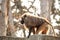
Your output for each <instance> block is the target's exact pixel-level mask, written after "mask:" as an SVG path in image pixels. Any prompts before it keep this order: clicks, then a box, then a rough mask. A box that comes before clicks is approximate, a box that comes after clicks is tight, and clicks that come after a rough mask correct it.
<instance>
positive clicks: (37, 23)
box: [20, 13, 55, 38]
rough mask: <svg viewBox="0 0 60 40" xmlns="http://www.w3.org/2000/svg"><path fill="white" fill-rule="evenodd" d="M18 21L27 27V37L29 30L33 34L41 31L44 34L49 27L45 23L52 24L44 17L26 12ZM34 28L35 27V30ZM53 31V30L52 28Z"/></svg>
mask: <svg viewBox="0 0 60 40" xmlns="http://www.w3.org/2000/svg"><path fill="white" fill-rule="evenodd" d="M20 22H21V24H25V25H26V27H27V28H28V29H29V35H28V38H29V36H30V34H31V32H33V34H38V33H39V32H40V31H41V32H42V33H43V34H46V33H47V31H48V28H49V26H47V25H50V26H51V27H52V25H51V24H50V22H49V21H48V20H47V19H46V18H44V17H39V16H34V15H32V14H26V13H25V14H23V15H22V16H21V20H20ZM35 28H36V31H35ZM52 29H53V27H52ZM44 30H45V31H44ZM53 32H54V29H53ZM54 35H55V34H54Z"/></svg>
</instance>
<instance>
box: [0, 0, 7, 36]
mask: <svg viewBox="0 0 60 40" xmlns="http://www.w3.org/2000/svg"><path fill="white" fill-rule="evenodd" d="M0 1H1V3H2V5H1V12H0V36H6V28H7V27H6V25H5V13H4V12H5V0H0Z"/></svg>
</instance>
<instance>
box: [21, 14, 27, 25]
mask: <svg viewBox="0 0 60 40" xmlns="http://www.w3.org/2000/svg"><path fill="white" fill-rule="evenodd" d="M25 18H26V15H23V17H21V20H20V22H21V24H24V20H25Z"/></svg>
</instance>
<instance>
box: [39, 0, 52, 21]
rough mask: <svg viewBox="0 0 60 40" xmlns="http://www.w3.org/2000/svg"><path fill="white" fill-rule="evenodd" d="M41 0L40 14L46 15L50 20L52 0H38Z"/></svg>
mask: <svg viewBox="0 0 60 40" xmlns="http://www.w3.org/2000/svg"><path fill="white" fill-rule="evenodd" d="M40 1H41V14H40V15H41V16H43V17H46V18H47V19H48V20H49V21H50V13H51V6H52V0H40Z"/></svg>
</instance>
